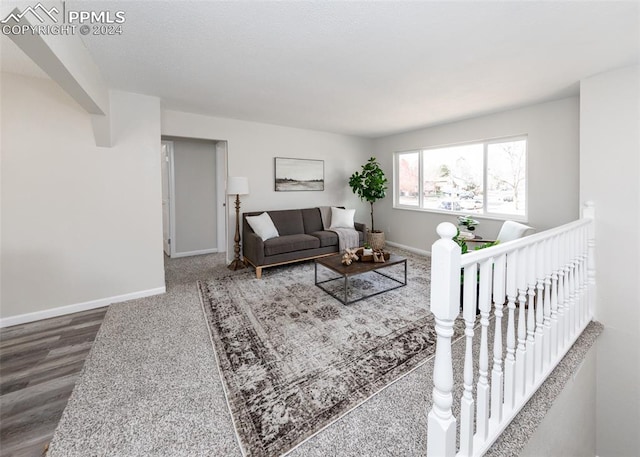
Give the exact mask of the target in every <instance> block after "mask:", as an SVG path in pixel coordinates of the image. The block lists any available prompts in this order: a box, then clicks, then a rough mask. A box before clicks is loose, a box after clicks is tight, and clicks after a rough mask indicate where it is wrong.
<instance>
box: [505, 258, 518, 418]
mask: <svg viewBox="0 0 640 457" xmlns="http://www.w3.org/2000/svg"><path fill="white" fill-rule="evenodd" d="M518 263H519V262H518V251H513V252H510V253H509V254H508V255H507V299H508V303H507V309H508V311H509V315H508V317H507V355H506V357H505V361H504V404H505V408H506V410H507V411H510V410H512V409H513V408H514V406H515V401H516V318H515V311H516V300H517V299H518V288H517V268H518Z"/></svg>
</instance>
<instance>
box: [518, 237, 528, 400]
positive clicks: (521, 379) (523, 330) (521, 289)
mask: <svg viewBox="0 0 640 457" xmlns="http://www.w3.org/2000/svg"><path fill="white" fill-rule="evenodd" d="M526 267H527V250H526V248H525V249H519V250H518V271H517V272H516V274H517V277H518V283H517V284H518V349H517V350H516V399H518V398H520V397H522V396H523V395H524V393H525V386H526V379H525V373H526V356H527V351H526V346H525V343H526V340H527V325H526V323H525V305H526V303H527V276H526V272H527V269H526Z"/></svg>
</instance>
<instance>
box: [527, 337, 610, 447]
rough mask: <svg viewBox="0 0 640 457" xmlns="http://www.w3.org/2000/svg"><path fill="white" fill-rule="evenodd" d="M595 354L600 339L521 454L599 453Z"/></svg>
mask: <svg viewBox="0 0 640 457" xmlns="http://www.w3.org/2000/svg"><path fill="white" fill-rule="evenodd" d="M596 353H597V342H596V344H594V345H593V346H592V347H591V349H589V351H588V352H587V354H586V355H585V358H584V360H583V361H582V363H581V365H580V366H579V367H578V368H577V370H576V373H574V374H573V376H572V377H571V379H569V380H568V381H567V384H566V385H565V386H564V389H563V390H562V392H561V393H560V395H558V397H556V399H555V400H554V402H553V405H552V406H551V408H550V409H549V410H548V411H547V412H546V414H545V416H544V419H543V420H542V422H541V423H540V425H539V426H538V428H537V429H536V431H535V432H534V434H533V435H532V436H531V438H529V441H528V442H527V444H526V446H525V447H524V449H523V450H522V451H521V452H520V453H519V454H518V457H539V456H565V457H569V456H575V457H587V456H594V455H596V433H595V430H596V364H597V355H596ZM604 455H607V454H604ZM604 455H603V456H604Z"/></svg>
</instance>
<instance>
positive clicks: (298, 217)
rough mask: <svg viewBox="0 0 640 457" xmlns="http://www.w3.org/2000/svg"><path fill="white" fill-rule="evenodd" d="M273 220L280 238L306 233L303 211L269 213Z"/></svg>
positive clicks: (288, 210) (286, 210)
mask: <svg viewBox="0 0 640 457" xmlns="http://www.w3.org/2000/svg"><path fill="white" fill-rule="evenodd" d="M268 213H269V216H271V220H272V221H273V223H274V224H275V226H276V228H277V229H278V233H279V234H280V236H282V235H296V234H302V233H304V224H303V223H302V211H301V210H299V209H285V210H278V211H268Z"/></svg>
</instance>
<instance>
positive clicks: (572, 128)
mask: <svg viewBox="0 0 640 457" xmlns="http://www.w3.org/2000/svg"><path fill="white" fill-rule="evenodd" d="M521 134H527V135H528V157H527V159H528V160H527V166H528V192H529V225H531V226H533V227H535V228H536V229H538V230H544V229H548V228H551V227H554V226H557V225H561V224H564V223H566V222H570V221H572V220H575V219H577V218H578V215H579V211H578V208H579V203H578V189H579V102H578V98H577V97H570V98H566V99H562V100H557V101H553V102H548V103H541V104H537V105H532V106H528V107H526V108H520V109H515V110H511V111H503V112H500V113H497V114H491V115H486V116H481V117H476V118H473V119H468V120H464V121H460V122H454V123H451V124H445V125H441V126H436V127H431V128H426V129H422V130H416V131H412V132H407V133H403V134H400V135H394V136H389V137H384V138H380V139H377V140H375V142H374V151H375V154H376V156H377V157H378V159H379V161H380V163H381V165H382V166H383V168H384V170H385V172H386V173H387V175H388V176H389V178H390V179H389V180H390V181H391V177H392V176H393V153H394V152H396V151H407V150H412V149H419V148H425V147H431V146H441V145H450V144H456V143H464V142H469V141H474V140H484V139H490V138H500V137H508V136H515V135H521ZM474 217H476V218H477V219H479V220H480V222H481V223H480V226H479V227H478V229H477V233H478V234H479V235H481V236H483V237H484V238H488V239H492V238H494V237H495V236H496V235H497V233H498V230H499V229H500V226H501V225H502V222H503V221H501V220H491V219H487V218H483V217H477V216H475V215H474ZM376 218H378V219H379V220H380V228H381V229H384V230H386V231H387V239H388V240H391V241H394V242H396V243H399V244H401V245H405V246H409V247H412V248H415V249H420V250H426V251H430V250H431V245H432V244H433V243H434V242H435V241H436V238H437V234H436V226H437V225H438V224H439V223H440V222H444V221H448V222H454V223H455V222H456V217H455V216H450V215H447V214H441V213H432V212H424V211H415V210H405V209H393V197H392V194H391V192H390V193H389V194H388V196H387V198H385V199H384V200H382V201H381V202H379V203H376Z"/></svg>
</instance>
